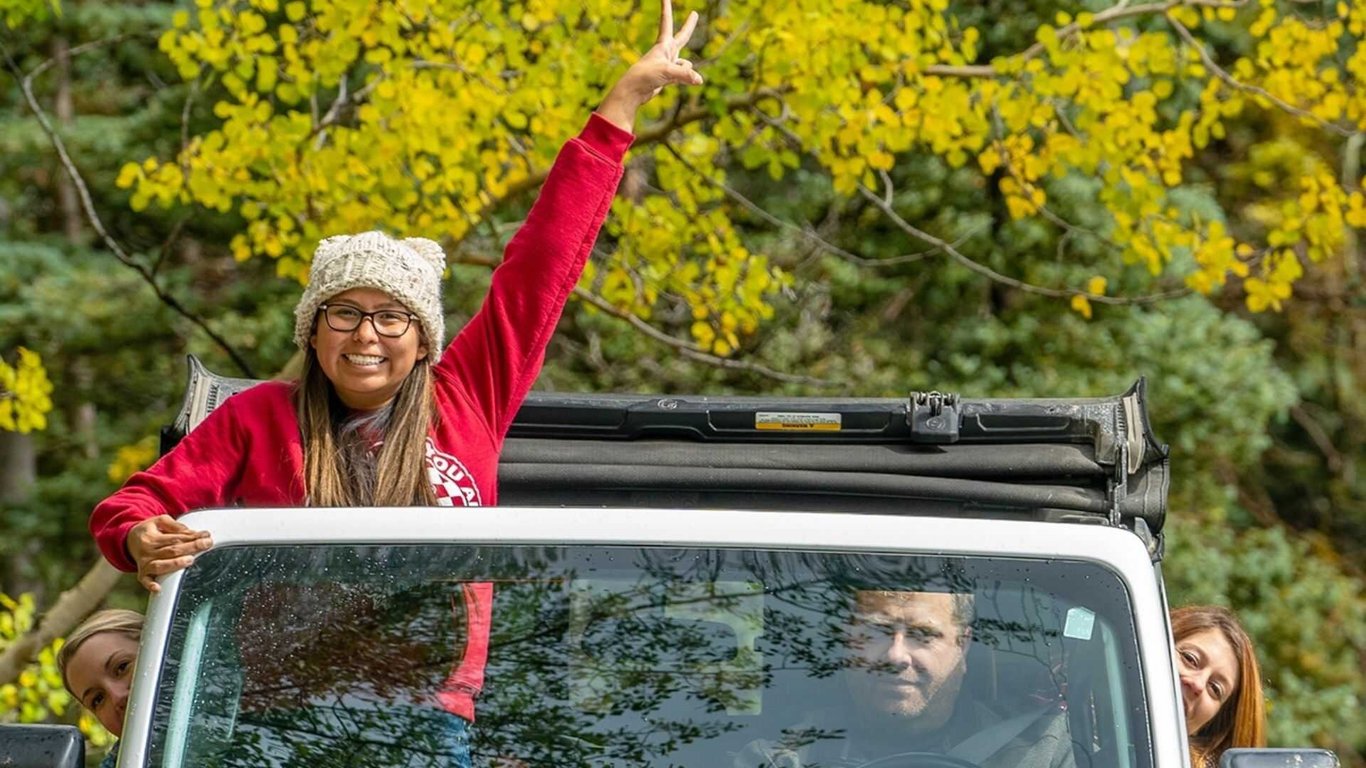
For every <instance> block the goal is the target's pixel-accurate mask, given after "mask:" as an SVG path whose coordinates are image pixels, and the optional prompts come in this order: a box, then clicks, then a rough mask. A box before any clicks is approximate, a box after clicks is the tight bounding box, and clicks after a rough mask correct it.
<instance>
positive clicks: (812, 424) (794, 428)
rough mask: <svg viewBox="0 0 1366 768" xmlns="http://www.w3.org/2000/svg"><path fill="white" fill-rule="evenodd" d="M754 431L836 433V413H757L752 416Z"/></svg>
mask: <svg viewBox="0 0 1366 768" xmlns="http://www.w3.org/2000/svg"><path fill="white" fill-rule="evenodd" d="M754 428H755V429H781V430H787V431H790V432H813V431H819V432H838V431H839V429H840V415H839V414H838V413H779V412H777V411H759V412H758V413H756V414H754Z"/></svg>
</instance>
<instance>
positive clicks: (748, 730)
mask: <svg viewBox="0 0 1366 768" xmlns="http://www.w3.org/2000/svg"><path fill="white" fill-rule="evenodd" d="M177 600H178V602H177V605H176V609H175V615H174V620H173V624H172V630H171V636H170V639H169V644H168V646H167V653H166V655H165V658H164V661H163V668H162V670H161V672H160V688H159V690H158V692H157V696H156V704H155V710H154V715H153V724H154V725H153V732H152V742H151V744H150V745H149V747H150V749H149V752H148V754H149V756H150V762H149V763H148V764H149V765H156V766H181V765H187V766H205V765H207V766H327V765H336V766H460V767H463V766H466V765H476V766H556V767H557V768H560V767H563V766H639V765H651V766H807V767H810V766H817V765H821V766H830V765H850V766H862V765H870V766H871V765H876V766H886V767H888V768H890V767H892V766H929V767H930V768H941V767H942V766H956V767H958V768H961V767H962V766H965V765H966V766H983V767H985V768H996V767H997V766H1016V765H1019V766H1026V765H1027V766H1035V765H1038V766H1071V765H1077V766H1092V765H1095V766H1119V767H1121V768H1122V767H1124V766H1145V767H1147V768H1150V767H1151V765H1152V758H1151V756H1150V753H1151V750H1150V748H1149V743H1148V739H1149V735H1148V730H1147V727H1146V712H1145V711H1144V708H1143V704H1142V702H1143V701H1144V696H1143V691H1142V690H1141V680H1140V676H1139V673H1138V665H1137V661H1136V654H1137V647H1136V641H1135V637H1134V628H1133V625H1132V621H1131V618H1130V617H1131V610H1130V608H1129V605H1128V596H1127V593H1126V591H1125V589H1124V587H1123V585H1122V583H1121V582H1120V580H1119V579H1118V578H1117V577H1116V576H1115V575H1114V574H1113V573H1111V572H1110V571H1108V570H1106V569H1104V568H1102V567H1100V566H1098V565H1095V564H1090V563H1082V562H1066V561H1058V560H1050V561H1047V562H1044V561H1037V560H1020V559H1006V558H986V557H967V558H964V557H925V556H906V555H890V554H867V553H858V554H851V553H830V552H794V551H761V550H750V549H676V548H657V547H588V546H577V547H529V546H455V545H390V546H355V545H317V546H291V547H265V546H240V547H225V548H221V549H216V550H213V551H210V552H208V553H206V554H204V555H203V556H201V557H200V558H199V560H198V562H197V563H196V564H195V566H194V567H193V568H191V569H189V570H188V571H187V572H186V574H185V576H184V579H183V582H182V586H181V590H180V593H179V595H178V598H177Z"/></svg>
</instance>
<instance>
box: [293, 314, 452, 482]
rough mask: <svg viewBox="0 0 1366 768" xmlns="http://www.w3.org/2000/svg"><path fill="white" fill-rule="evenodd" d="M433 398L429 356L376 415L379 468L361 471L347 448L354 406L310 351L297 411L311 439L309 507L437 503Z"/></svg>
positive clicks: (307, 452)
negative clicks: (430, 441)
mask: <svg viewBox="0 0 1366 768" xmlns="http://www.w3.org/2000/svg"><path fill="white" fill-rule="evenodd" d="M314 322H315V323H316V322H317V321H316V320H315V321H314ZM433 398H434V395H433V391H432V364H431V356H430V355H428V356H426V357H424V358H422V359H421V360H418V361H417V363H416V364H415V365H414V366H413V370H411V371H409V372H408V376H407V377H406V378H404V379H403V383H402V384H401V385H399V388H398V392H397V393H396V394H395V395H394V399H393V400H392V401H391V402H390V403H389V405H387V406H385V410H384V411H383V412H382V413H380V414H377V415H376V416H377V418H376V419H375V420H374V424H375V425H376V427H377V428H378V431H379V432H380V435H381V439H382V440H383V442H382V443H381V445H380V446H379V451H378V453H377V455H376V456H375V458H374V468H373V471H372V472H362V471H357V468H356V467H354V466H350V465H351V464H352V462H350V461H349V458H348V457H350V456H351V455H352V452H350V451H347V450H345V447H346V446H344V445H343V444H342V442H343V441H342V439H341V435H342V430H343V427H344V422H345V420H346V416H347V413H346V407H345V406H344V405H342V403H341V400H340V399H339V398H338V397H337V394H336V392H335V390H333V388H332V382H331V381H330V380H328V378H327V374H325V373H324V372H323V369H322V366H321V365H320V364H319V363H318V353H317V352H316V351H314V350H313V348H312V347H309V348H307V349H305V350H304V361H303V372H302V373H301V374H300V376H299V386H298V389H296V390H295V395H294V410H295V412H296V413H297V414H298V419H299V431H300V432H301V434H302V437H303V443H304V488H305V489H307V493H308V500H307V503H308V506H310V507H357V506H379V507H407V506H434V505H435V504H436V494H435V492H434V491H433V490H432V485H431V482H430V480H428V478H427V464H426V447H427V433H428V431H429V430H430V429H431V425H432V421H433V420H434V419H435V418H436V415H435V414H436V407H435V405H434V404H433V402H434V399H433Z"/></svg>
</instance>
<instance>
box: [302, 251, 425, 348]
mask: <svg viewBox="0 0 1366 768" xmlns="http://www.w3.org/2000/svg"><path fill="white" fill-rule="evenodd" d="M445 269H446V254H445V253H444V252H442V250H441V246H439V245H437V244H436V243H434V242H432V241H431V240H427V239H426V238H422V237H408V238H404V239H403V240H395V239H394V238H392V237H389V236H388V235H386V234H384V233H383V232H362V233H360V234H359V235H339V236H337V237H329V238H326V239H325V240H323V241H322V242H321V243H319V244H318V249H317V250H316V251H314V252H313V264H312V266H310V267H309V270H308V287H307V288H305V289H304V295H303V296H302V297H301V298H300V299H299V305H298V306H297V307H295V308H294V343H295V344H298V345H299V348H300V349H304V350H306V349H308V338H309V336H311V335H312V332H313V320H314V318H315V317H317V315H318V307H319V306H321V305H322V303H323V302H325V301H327V300H328V299H330V298H332V297H333V296H336V295H337V294H339V293H341V292H342V291H349V290H351V289H352V288H374V289H376V290H380V291H384V292H385V293H387V294H389V295H390V296H392V297H394V299H395V300H397V301H399V302H401V303H402V304H403V306H405V307H407V308H408V311H409V312H412V313H413V314H415V315H417V319H418V322H419V323H421V324H422V330H423V331H424V332H425V333H426V335H427V346H428V347H429V348H430V350H431V352H430V355H431V358H432V362H433V363H435V362H436V361H438V360H440V359H441V350H442V347H444V346H445V341H446V318H445V315H444V314H443V312H442V310H441V275H442V273H443V272H444V271H445Z"/></svg>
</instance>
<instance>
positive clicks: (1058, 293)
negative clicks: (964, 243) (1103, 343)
mask: <svg viewBox="0 0 1366 768" xmlns="http://www.w3.org/2000/svg"><path fill="white" fill-rule="evenodd" d="M859 192H860V193H862V194H863V197H864V198H866V199H867V200H869V201H870V202H872V204H873V205H875V206H877V208H878V209H879V210H881V211H882V212H883V214H885V215H886V216H887V218H889V219H891V220H892V223H893V224H895V225H896V226H897V227H898V228H900V229H901V231H903V232H905V233H906V234H908V235H910V236H911V237H914V238H916V239H917V240H920V241H922V242H924V243H927V244H929V245H932V246H934V247H936V248H938V249H939V250H942V251H943V252H944V253H947V254H948V255H949V256H950V257H951V258H952V259H953V260H954V261H956V262H958V263H959V264H960V265H962V266H963V267H966V268H967V269H969V270H971V271H973V272H976V273H977V274H979V275H982V276H984V277H986V278H988V279H990V280H992V281H993V282H997V283H1000V284H1002V285H1008V286H1010V287H1012V288H1016V289H1019V290H1021V291H1024V292H1026V293H1033V294H1037V295H1039V296H1048V297H1050V298H1055V299H1070V298H1072V297H1073V296H1084V297H1086V299H1087V300H1088V301H1094V302H1096V303H1097V304H1116V305H1129V304H1154V303H1157V302H1159V301H1166V300H1168V299H1172V298H1176V297H1178V296H1184V295H1185V294H1186V293H1187V292H1186V291H1184V290H1182V291H1167V292H1164V293H1157V294H1151V295H1148V296H1135V297H1128V298H1126V297H1122V296H1106V295H1105V294H1100V293H1091V292H1090V291H1082V290H1076V289H1067V288H1047V287H1044V286H1039V285H1034V284H1032V283H1026V282H1024V281H1023V280H1018V279H1016V278H1013V277H1008V276H1006V275H1003V274H1001V273H1000V272H997V271H996V270H994V269H992V268H991V267H988V266H986V265H985V264H979V263H978V262H976V261H973V260H972V259H970V258H968V257H967V256H964V255H963V253H962V251H959V250H958V249H957V248H956V247H954V245H953V243H950V242H948V241H947V240H942V239H940V238H938V237H935V236H934V235H931V234H930V233H928V232H925V231H924V230H921V229H919V228H917V227H916V226H914V225H913V224H911V223H910V222H908V221H906V220H905V219H903V218H901V216H900V215H898V214H897V212H896V211H895V210H894V209H893V208H892V206H891V204H890V203H889V202H888V201H887V200H884V199H883V198H881V197H879V196H878V195H877V194H876V193H875V192H873V190H871V189H868V188H867V187H866V186H863V185H862V184H860V185H859ZM890 196H891V194H890V186H889V187H888V197H889V198H890Z"/></svg>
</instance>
